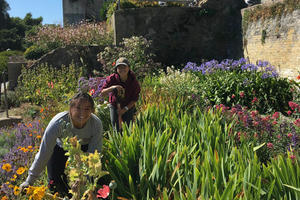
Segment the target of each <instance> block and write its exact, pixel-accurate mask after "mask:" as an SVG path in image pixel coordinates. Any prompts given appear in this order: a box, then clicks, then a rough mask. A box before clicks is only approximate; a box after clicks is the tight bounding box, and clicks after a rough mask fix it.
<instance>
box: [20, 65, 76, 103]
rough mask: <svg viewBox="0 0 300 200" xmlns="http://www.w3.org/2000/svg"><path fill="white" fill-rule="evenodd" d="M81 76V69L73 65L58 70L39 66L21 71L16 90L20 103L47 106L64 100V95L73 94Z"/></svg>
mask: <svg viewBox="0 0 300 200" xmlns="http://www.w3.org/2000/svg"><path fill="white" fill-rule="evenodd" d="M81 76H82V67H80V68H79V67H75V66H74V65H73V64H71V65H69V66H68V67H66V66H61V68H60V69H56V68H53V67H50V66H48V65H44V64H43V65H40V66H38V67H36V68H34V69H30V68H29V69H26V68H23V69H22V73H21V75H20V76H19V79H18V86H17V88H16V92H17V95H18V97H19V100H20V101H21V102H31V103H35V104H38V105H47V104H48V103H49V102H51V101H54V102H61V101H65V100H66V98H67V97H66V94H69V93H70V92H75V91H76V89H77V82H78V79H79V77H81Z"/></svg>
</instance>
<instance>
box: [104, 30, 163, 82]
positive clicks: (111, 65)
mask: <svg viewBox="0 0 300 200" xmlns="http://www.w3.org/2000/svg"><path fill="white" fill-rule="evenodd" d="M119 57H126V58H127V59H128V61H129V63H130V69H131V70H132V71H134V73H135V74H136V75H137V78H143V77H145V76H146V75H147V74H152V73H154V72H157V71H158V70H159V69H160V68H161V64H159V63H156V62H154V60H153V58H154V57H155V55H154V54H153V53H152V50H151V41H149V40H147V39H146V38H143V37H142V36H139V37H137V36H133V37H131V38H124V39H123V42H121V44H120V46H108V47H106V48H105V49H104V51H102V52H100V53H99V54H98V60H99V61H100V62H101V63H102V64H103V71H104V73H106V74H111V73H113V72H115V61H116V60H117V59H118V58H119Z"/></svg>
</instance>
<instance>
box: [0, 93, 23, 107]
mask: <svg viewBox="0 0 300 200" xmlns="http://www.w3.org/2000/svg"><path fill="white" fill-rule="evenodd" d="M6 94H7V107H8V108H11V107H18V106H19V105H20V101H19V98H18V96H17V95H16V92H15V91H10V90H8V91H7V93H6ZM0 108H1V109H5V96H4V94H1V104H0Z"/></svg>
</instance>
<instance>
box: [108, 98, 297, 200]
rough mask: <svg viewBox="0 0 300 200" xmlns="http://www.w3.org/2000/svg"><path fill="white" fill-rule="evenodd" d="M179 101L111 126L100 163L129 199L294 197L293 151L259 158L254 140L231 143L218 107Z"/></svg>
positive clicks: (152, 107) (151, 107)
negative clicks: (188, 107) (187, 107)
mask: <svg viewBox="0 0 300 200" xmlns="http://www.w3.org/2000/svg"><path fill="white" fill-rule="evenodd" d="M182 105H183V104H182V103H181V101H179V100H178V99H177V100H176V99H173V100H171V101H170V102H169V104H160V105H149V106H148V107H147V108H146V109H145V110H144V112H141V113H140V114H139V115H138V116H137V119H136V123H134V124H132V125H131V126H130V127H127V126H123V132H122V134H119V133H115V132H111V133H109V138H108V139H107V140H106V141H105V143H104V145H105V148H104V152H103V155H104V159H105V160H107V161H108V162H107V163H105V167H106V169H107V170H108V171H109V173H110V176H111V177H112V178H113V179H114V180H116V183H117V184H118V187H117V191H116V192H117V194H118V196H121V197H126V198H129V199H139V200H143V199H170V198H172V199H240V198H242V199H273V198H275V199H281V198H286V197H289V198H290V199H297V198H299V195H300V193H299V188H300V182H299V180H298V179H297V177H299V173H300V165H299V155H298V154H296V155H297V156H296V158H294V159H290V158H283V157H281V156H280V155H279V156H278V157H277V158H275V159H272V162H271V163H267V164H266V165H264V164H262V163H261V162H260V161H259V160H258V158H257V156H256V154H255V151H253V148H254V146H252V145H251V144H246V143H242V144H241V145H239V146H238V147H236V146H235V142H234V135H233V134H232V128H233V125H234V123H233V122H230V121H226V120H224V118H223V115H222V111H221V109H219V110H214V109H211V110H209V111H207V112H202V110H200V109H199V108H196V109H194V110H193V112H192V113H191V112H186V111H184V109H183V107H182Z"/></svg>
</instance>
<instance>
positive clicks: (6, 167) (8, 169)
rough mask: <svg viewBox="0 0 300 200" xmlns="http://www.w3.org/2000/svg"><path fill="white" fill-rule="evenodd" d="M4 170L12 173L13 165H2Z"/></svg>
mask: <svg viewBox="0 0 300 200" xmlns="http://www.w3.org/2000/svg"><path fill="white" fill-rule="evenodd" d="M2 169H3V170H5V171H7V172H10V171H11V165H10V164H9V163H5V164H4V165H2Z"/></svg>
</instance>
